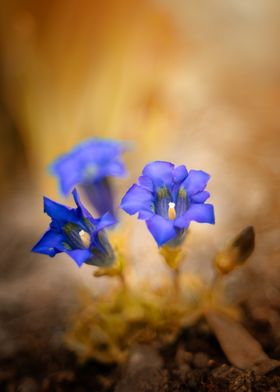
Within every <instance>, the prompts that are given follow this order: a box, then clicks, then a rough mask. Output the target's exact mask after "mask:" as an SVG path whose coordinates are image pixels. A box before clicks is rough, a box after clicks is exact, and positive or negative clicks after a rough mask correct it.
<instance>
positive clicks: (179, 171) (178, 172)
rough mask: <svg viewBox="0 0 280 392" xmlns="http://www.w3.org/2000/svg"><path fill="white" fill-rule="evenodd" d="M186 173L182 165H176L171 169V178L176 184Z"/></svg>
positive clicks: (182, 179)
mask: <svg viewBox="0 0 280 392" xmlns="http://www.w3.org/2000/svg"><path fill="white" fill-rule="evenodd" d="M187 175H188V171H187V169H186V166H184V165H181V166H178V167H176V168H175V169H174V170H173V180H174V182H175V183H176V184H177V183H180V182H182V181H184V179H185V178H186V177H187Z"/></svg>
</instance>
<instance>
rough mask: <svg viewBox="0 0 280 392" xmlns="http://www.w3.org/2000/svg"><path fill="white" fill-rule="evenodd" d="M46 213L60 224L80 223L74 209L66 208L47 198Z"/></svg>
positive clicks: (45, 201)
mask: <svg viewBox="0 0 280 392" xmlns="http://www.w3.org/2000/svg"><path fill="white" fill-rule="evenodd" d="M44 212H45V213H47V214H48V215H49V216H50V217H51V218H52V219H53V220H54V221H58V222H66V221H67V222H73V223H75V222H78V220H79V219H78V217H77V215H76V214H75V210H74V209H73V208H69V207H66V206H64V205H62V204H60V203H57V202H55V201H53V200H51V199H49V198H47V197H44Z"/></svg>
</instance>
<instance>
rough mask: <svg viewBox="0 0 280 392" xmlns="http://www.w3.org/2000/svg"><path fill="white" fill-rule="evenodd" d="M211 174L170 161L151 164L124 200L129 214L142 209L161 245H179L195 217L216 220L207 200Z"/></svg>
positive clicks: (141, 211)
mask: <svg viewBox="0 0 280 392" xmlns="http://www.w3.org/2000/svg"><path fill="white" fill-rule="evenodd" d="M209 178H210V176H209V174H207V173H205V172H204V171H201V170H190V171H189V172H188V171H187V169H186V167H185V166H183V165H182V166H177V167H175V166H174V165H173V164H172V163H170V162H163V161H155V162H151V163H149V164H147V165H146V166H145V167H144V169H143V172H142V176H140V177H139V179H138V183H137V184H134V185H132V187H131V188H130V189H129V190H128V191H127V193H126V194H125V196H124V197H123V199H122V201H121V208H122V209H123V210H125V211H126V212H127V213H128V214H130V215H133V214H136V213H138V218H139V219H143V220H145V221H146V224H147V227H148V229H149V231H150V232H151V234H152V235H153V237H154V239H155V240H156V242H157V243H158V245H159V246H162V245H164V244H166V243H168V244H169V245H178V244H179V243H180V242H181V241H182V240H183V238H184V236H185V233H186V230H187V228H188V227H189V225H190V223H191V221H196V222H199V223H211V224H214V223H215V217H214V208H213V206H212V205H211V204H205V201H206V200H207V199H208V198H209V196H210V194H209V193H208V192H207V191H205V187H206V185H207V183H208V180H209Z"/></svg>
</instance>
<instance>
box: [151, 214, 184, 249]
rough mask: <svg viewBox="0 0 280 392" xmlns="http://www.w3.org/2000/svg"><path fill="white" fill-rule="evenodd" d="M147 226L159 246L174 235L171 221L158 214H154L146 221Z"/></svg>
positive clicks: (174, 230)
mask: <svg viewBox="0 0 280 392" xmlns="http://www.w3.org/2000/svg"><path fill="white" fill-rule="evenodd" d="M146 224H147V227H148V229H149V230H150V232H151V234H152V236H153V237H154V239H155V240H156V242H157V244H158V245H159V246H162V245H163V244H165V243H166V242H168V241H170V240H172V239H173V238H175V237H176V235H177V232H176V229H175V228H174V226H173V222H172V221H169V220H167V219H164V218H163V217H162V216H160V215H154V216H153V217H152V218H151V219H149V220H147V221H146Z"/></svg>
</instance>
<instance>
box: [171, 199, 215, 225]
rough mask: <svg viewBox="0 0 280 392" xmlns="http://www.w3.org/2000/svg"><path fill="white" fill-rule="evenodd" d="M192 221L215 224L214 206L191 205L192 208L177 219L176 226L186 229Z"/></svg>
mask: <svg viewBox="0 0 280 392" xmlns="http://www.w3.org/2000/svg"><path fill="white" fill-rule="evenodd" d="M191 221H195V222H199V223H210V224H214V223H215V215H214V207H213V206H212V204H191V206H190V208H189V209H188V210H187V212H185V214H184V215H182V216H181V217H180V218H178V219H176V221H175V226H176V227H179V228H186V227H188V226H189V224H190V222H191Z"/></svg>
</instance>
